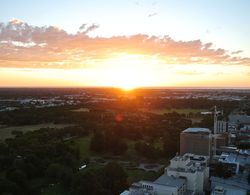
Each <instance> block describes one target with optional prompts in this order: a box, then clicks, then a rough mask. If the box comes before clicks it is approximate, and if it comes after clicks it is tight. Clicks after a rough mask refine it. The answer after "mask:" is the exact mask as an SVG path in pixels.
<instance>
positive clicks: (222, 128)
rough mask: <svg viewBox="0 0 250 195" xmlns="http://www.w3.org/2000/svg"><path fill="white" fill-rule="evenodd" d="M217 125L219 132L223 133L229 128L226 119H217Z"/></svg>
mask: <svg viewBox="0 0 250 195" xmlns="http://www.w3.org/2000/svg"><path fill="white" fill-rule="evenodd" d="M216 125H217V128H216V129H217V133H218V134H221V133H225V132H227V130H228V123H227V122H226V121H217V122H216Z"/></svg>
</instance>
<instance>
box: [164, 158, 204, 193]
mask: <svg viewBox="0 0 250 195" xmlns="http://www.w3.org/2000/svg"><path fill="white" fill-rule="evenodd" d="M208 161H209V157H207V156H199V155H194V154H189V153H187V154H185V155H183V156H175V157H174V158H173V159H171V160H170V165H169V166H168V167H167V168H166V169H165V171H166V173H167V175H168V176H173V177H181V178H186V179H187V190H191V191H194V192H195V193H202V192H203V191H204V189H205V188H207V187H208V183H209V167H208Z"/></svg>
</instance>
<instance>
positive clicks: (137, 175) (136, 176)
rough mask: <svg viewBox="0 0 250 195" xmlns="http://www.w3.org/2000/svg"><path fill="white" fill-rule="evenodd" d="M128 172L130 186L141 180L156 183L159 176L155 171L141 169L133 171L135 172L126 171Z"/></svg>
mask: <svg viewBox="0 0 250 195" xmlns="http://www.w3.org/2000/svg"><path fill="white" fill-rule="evenodd" d="M126 172H127V175H128V183H129V184H132V183H133V182H137V181H140V180H148V181H154V180H155V179H157V177H158V176H159V173H158V172H153V171H149V172H147V171H143V170H139V169H133V170H129V169H126Z"/></svg>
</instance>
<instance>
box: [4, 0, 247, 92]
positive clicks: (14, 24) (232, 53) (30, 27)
mask: <svg viewBox="0 0 250 195" xmlns="http://www.w3.org/2000/svg"><path fill="white" fill-rule="evenodd" d="M249 8H250V1H249V0H220V1H218V0H210V1H205V0H187V1H184V0H144V1H143V0H141V1H140V0H119V1H117V0H106V1H103V0H91V1H83V0H40V1H34V0H22V1H20V0H8V1H0V87H54V86H61V87H63V86H83V87H84V86H112V87H122V88H127V89H130V88H135V87H227V88H228V87H244V88H249V87H250V38H249V34H250V25H249V21H250V12H249Z"/></svg>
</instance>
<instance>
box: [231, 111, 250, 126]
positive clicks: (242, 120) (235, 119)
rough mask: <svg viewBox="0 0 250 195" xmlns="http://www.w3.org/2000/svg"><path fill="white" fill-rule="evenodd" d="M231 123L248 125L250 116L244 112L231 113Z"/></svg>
mask: <svg viewBox="0 0 250 195" xmlns="http://www.w3.org/2000/svg"><path fill="white" fill-rule="evenodd" d="M228 119H229V123H230V124H231V125H233V124H235V125H238V126H239V125H245V124H246V125H247V124H250V116H248V115H246V114H244V113H239V114H230V115H229V116H228Z"/></svg>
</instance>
